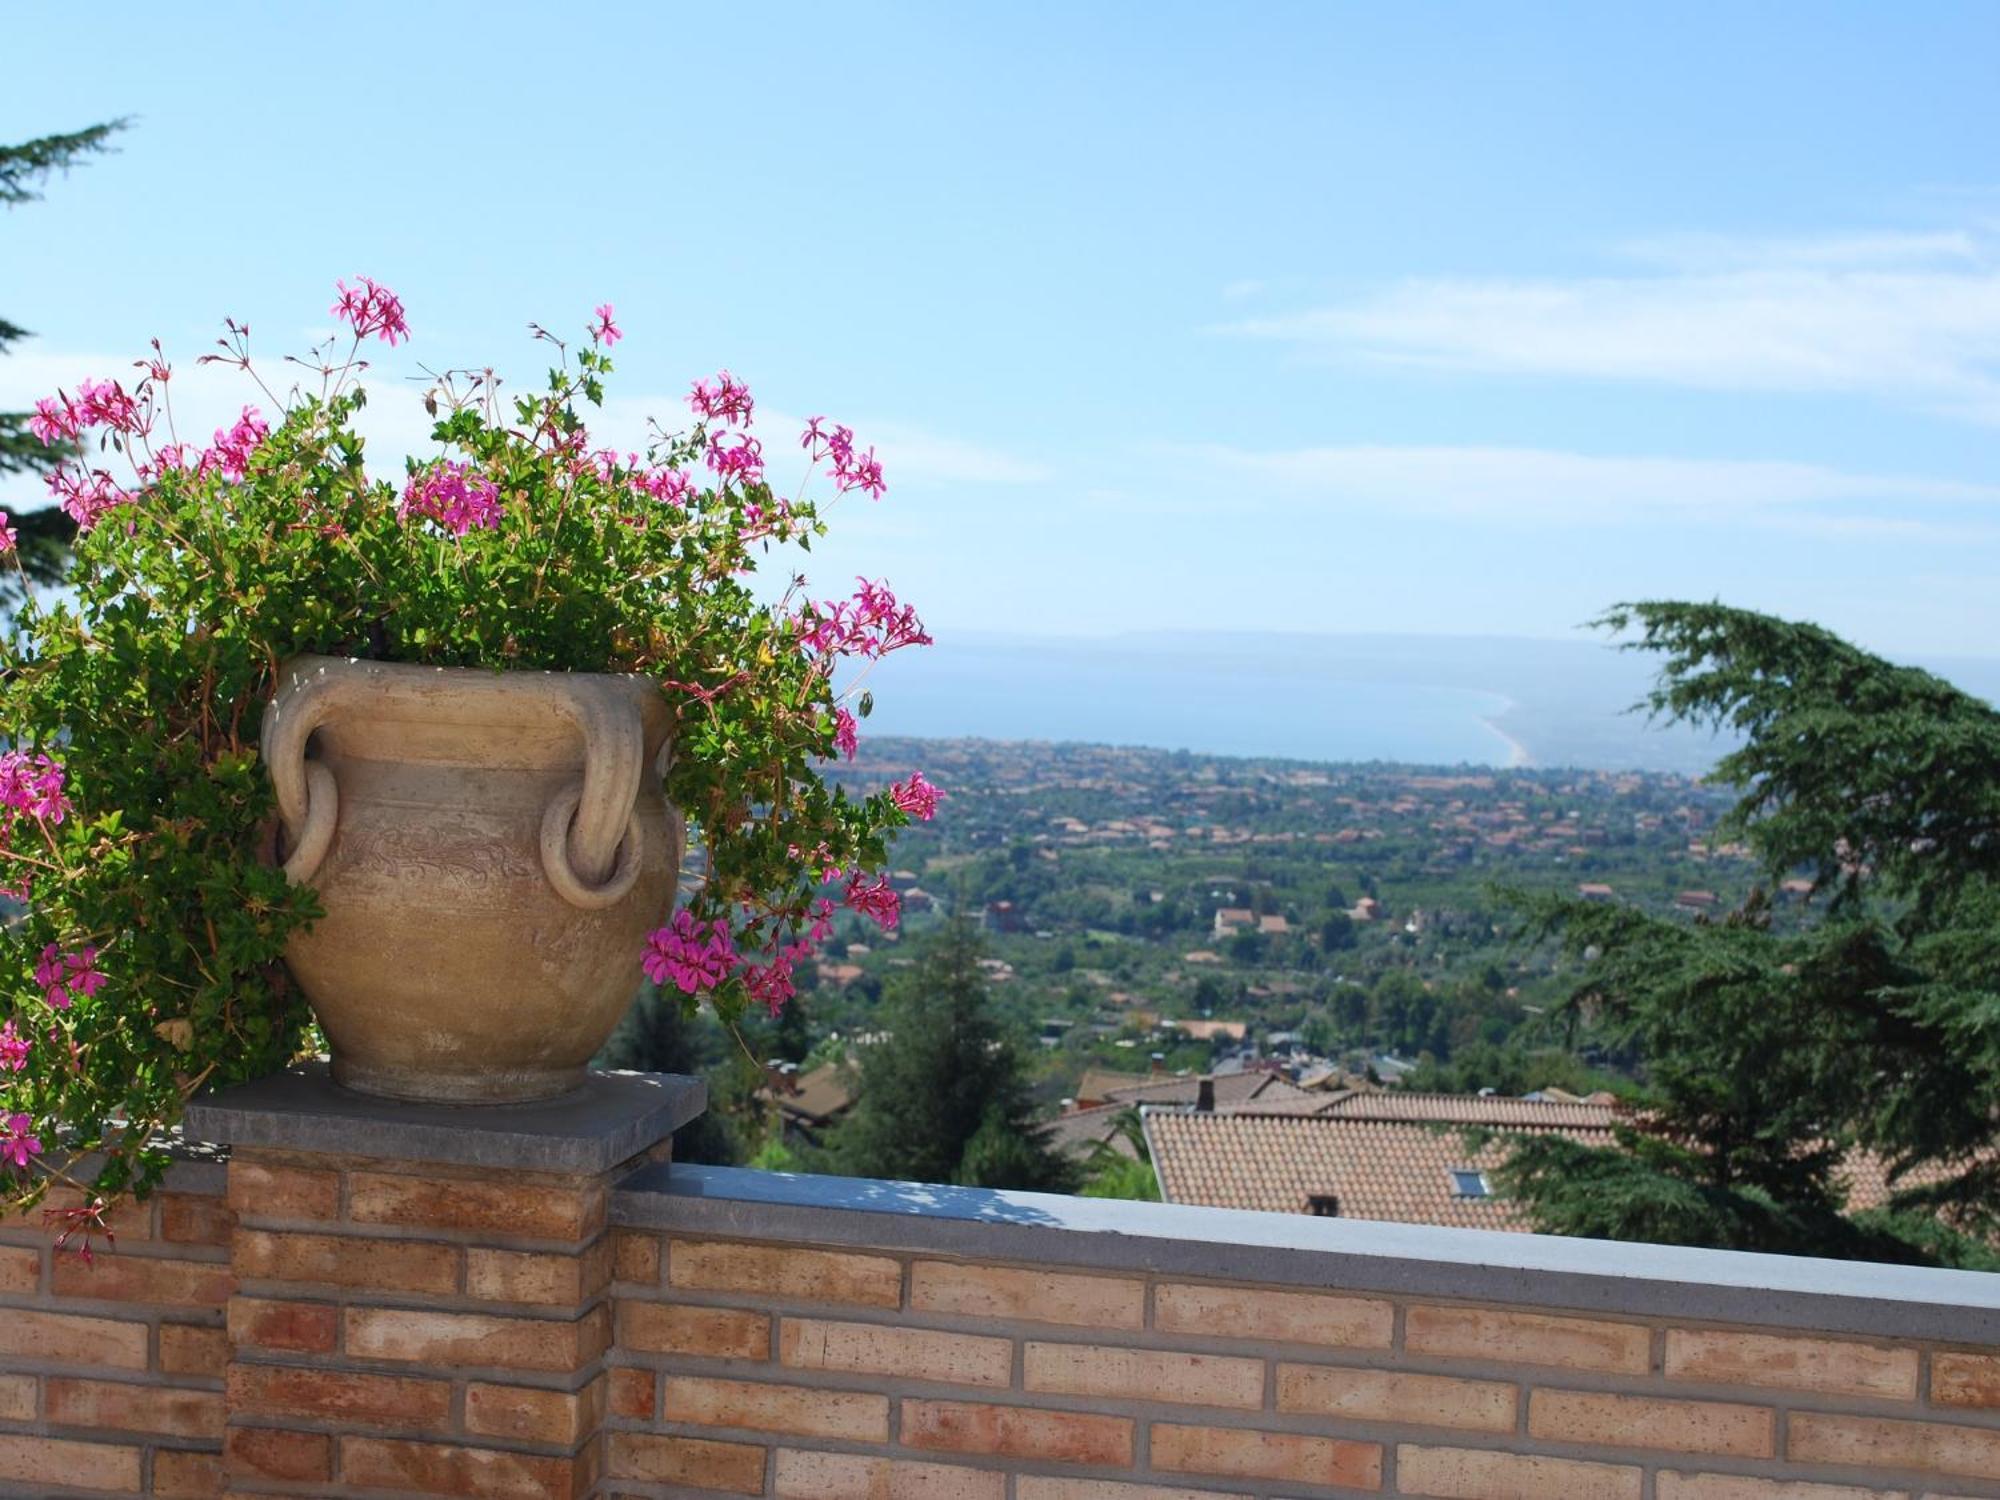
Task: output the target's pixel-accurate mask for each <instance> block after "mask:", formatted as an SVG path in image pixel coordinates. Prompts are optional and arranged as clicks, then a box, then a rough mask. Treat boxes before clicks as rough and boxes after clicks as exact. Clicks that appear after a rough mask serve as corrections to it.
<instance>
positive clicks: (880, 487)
mask: <svg viewBox="0 0 2000 1500" xmlns="http://www.w3.org/2000/svg"><path fill="white" fill-rule="evenodd" d="M825 421H826V418H825V417H814V418H812V419H811V420H809V421H808V422H807V423H806V430H805V435H804V436H803V437H801V438H800V439H799V446H800V447H801V448H803V449H805V450H806V452H807V453H809V454H810V455H811V456H812V457H813V458H815V459H821V458H830V459H832V460H833V467H832V468H830V469H828V470H827V473H828V474H830V475H832V476H833V482H834V486H835V488H837V489H838V490H839V491H840V492H841V493H842V494H845V493H846V492H847V491H849V490H863V491H866V492H867V495H868V498H869V499H871V500H880V499H881V498H882V496H883V494H884V493H885V492H886V491H887V489H888V486H887V485H885V484H884V483H883V482H882V464H881V461H880V460H879V459H877V458H876V457H875V450H874V449H873V448H870V449H869V450H868V451H867V452H865V453H859V454H857V453H856V452H855V451H854V429H853V428H851V427H842V426H840V425H839V424H838V423H836V424H835V425H834V426H833V427H832V428H830V429H829V428H827V427H823V426H822V425H821V424H822V423H823V422H825Z"/></svg>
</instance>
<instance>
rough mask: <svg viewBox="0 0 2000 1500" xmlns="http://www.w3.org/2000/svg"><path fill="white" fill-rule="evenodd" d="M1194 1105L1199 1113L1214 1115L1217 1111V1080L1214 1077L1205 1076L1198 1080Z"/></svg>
mask: <svg viewBox="0 0 2000 1500" xmlns="http://www.w3.org/2000/svg"><path fill="white" fill-rule="evenodd" d="M1194 1107H1195V1112H1196V1113H1197V1114H1204V1115H1212V1114H1214V1113H1215V1080H1214V1079H1213V1078H1203V1079H1200V1080H1198V1081H1197V1082H1196V1084H1195V1093H1194Z"/></svg>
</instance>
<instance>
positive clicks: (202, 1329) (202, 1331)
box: [160, 1323, 229, 1380]
mask: <svg viewBox="0 0 2000 1500" xmlns="http://www.w3.org/2000/svg"><path fill="white" fill-rule="evenodd" d="M228 1366H229V1334H228V1333H227V1332H226V1331H225V1330H223V1329H220V1328H210V1327H208V1326H207V1325H206V1324H201V1323H162V1324H161V1325H160V1368H161V1369H162V1370H164V1371H165V1372H166V1373H167V1374H169V1375H204V1376H207V1377H209V1378H210V1379H213V1380H220V1379H221V1378H222V1372H223V1371H224V1370H225V1369H227V1368H228Z"/></svg>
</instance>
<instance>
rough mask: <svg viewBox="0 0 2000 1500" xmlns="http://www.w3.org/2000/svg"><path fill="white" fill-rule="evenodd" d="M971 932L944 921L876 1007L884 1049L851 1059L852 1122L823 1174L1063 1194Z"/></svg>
mask: <svg viewBox="0 0 2000 1500" xmlns="http://www.w3.org/2000/svg"><path fill="white" fill-rule="evenodd" d="M979 958H980V945H979V940H978V937H977V936H976V934H975V933H974V932H973V929H972V925H971V923H970V922H968V921H967V920H966V919H965V918H963V917H954V918H952V919H951V921H950V922H948V923H947V924H946V925H945V926H944V928H943V929H942V930H941V931H940V932H939V933H938V935H937V936H936V937H935V938H933V939H932V940H931V943H930V946H929V948H928V949H927V951H926V952H925V953H924V955H923V957H922V959H921V961H920V962H919V963H918V965H917V967H916V968H915V969H913V970H910V971H908V972H907V973H905V974H902V975H899V976H897V978H896V979H895V980H894V981H892V982H891V984H890V985H889V986H888V989H887V991H886V993H885V995H884V997H883V1005H882V1012H881V1024H882V1028H883V1030H884V1031H885V1032H887V1035H886V1036H885V1037H884V1038H883V1040H881V1041H879V1042H877V1043H875V1044H874V1045H872V1046H870V1047H868V1048H866V1049H865V1050H863V1051H862V1053H861V1055H860V1073H859V1078H858V1080H857V1086H856V1091H855V1102H854V1110H853V1113H852V1114H851V1115H850V1116H849V1117H848V1119H847V1120H846V1121H845V1122H844V1123H843V1124H842V1125H841V1126H840V1127H839V1128H838V1129H837V1130H836V1131H835V1132H834V1135H833V1139H832V1142H831V1147H830V1152H829V1163H830V1165H831V1166H832V1167H833V1168H834V1169H835V1170H838V1171H841V1172H846V1173H849V1174H852V1175H854V1176H859V1177H890V1178H899V1179H907V1180H910V1181H916V1182H956V1183H962V1184H965V1185H968V1186H973V1187H1012V1188H1036V1189H1041V1190H1043V1191H1047V1192H1070V1191H1072V1190H1073V1189H1074V1188H1075V1187H1076V1185H1077V1179H1078V1173H1077V1170H1076V1168H1075V1166H1074V1165H1073V1164H1072V1163H1071V1162H1069V1161H1068V1160H1066V1159H1065V1158H1064V1157H1062V1156H1061V1155H1060V1154H1059V1153H1058V1152H1056V1151H1055V1150H1054V1149H1053V1148H1052V1146H1051V1145H1050V1142H1049V1131H1048V1127H1047V1126H1045V1125H1042V1124H1040V1123H1038V1122H1037V1120H1036V1118H1035V1108H1034V1102H1033V1099H1032V1098H1031V1096H1030V1094H1029V1091H1028V1083H1027V1076H1026V1072H1025V1069H1024V1067H1023V1064H1022V1061H1021V1054H1020V1052H1019V1051H1018V1050H1017V1049H1016V1047H1015V1045H1014V1040H1013V1038H1012V1037H1011V1036H1010V1035H1008V1034H1007V1032H1006V1031H1005V1030H1004V1029H1003V1028H1002V1027H1001V1025H1000V1023H999V1021H998V1019H997V1018H996V1017H995V1015H994V1013H993V1006H992V1001H991V998H990V996H989V995H988V993H987V986H986V976H985V975H984V973H982V972H981V970H980V968H979Z"/></svg>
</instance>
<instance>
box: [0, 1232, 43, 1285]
mask: <svg viewBox="0 0 2000 1500" xmlns="http://www.w3.org/2000/svg"><path fill="white" fill-rule="evenodd" d="M41 1284H42V1252H41V1251H39V1250H31V1249H29V1248H28V1247H27V1246H25V1245H8V1246H5V1247H0V1292H4V1293H6V1294H7V1295H9V1296H12V1297H32V1296H33V1295H34V1294H35V1292H36V1291H37V1290H39V1289H40V1287H41Z"/></svg>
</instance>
